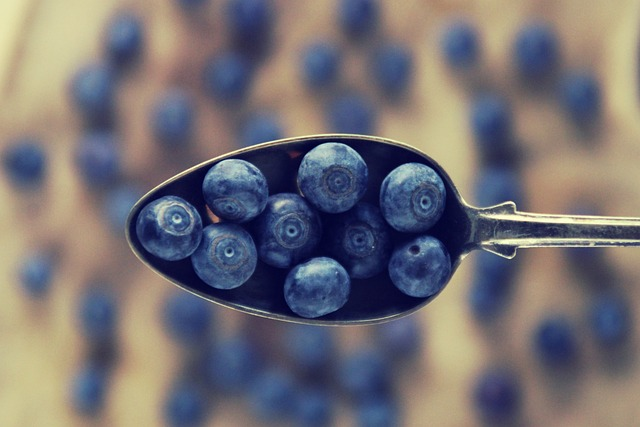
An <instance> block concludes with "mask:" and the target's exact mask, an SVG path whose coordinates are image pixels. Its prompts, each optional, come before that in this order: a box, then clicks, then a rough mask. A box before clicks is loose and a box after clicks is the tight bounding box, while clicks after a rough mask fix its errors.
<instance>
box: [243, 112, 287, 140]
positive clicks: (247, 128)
mask: <svg viewBox="0 0 640 427" xmlns="http://www.w3.org/2000/svg"><path fill="white" fill-rule="evenodd" d="M282 138H284V130H283V128H282V124H281V123H280V119H279V118H278V117H277V116H276V115H275V114H272V113H266V112H261V113H255V114H252V115H250V116H249V117H246V118H245V120H244V121H243V123H242V125H241V127H240V135H239V140H240V145H241V146H243V147H248V146H251V145H255V144H260V143H262V142H268V141H275V140H276V139H282Z"/></svg>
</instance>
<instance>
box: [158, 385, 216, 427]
mask: <svg viewBox="0 0 640 427" xmlns="http://www.w3.org/2000/svg"><path fill="white" fill-rule="evenodd" d="M163 415H164V420H165V423H166V425H167V426H169V427H197V426H201V425H204V423H205V421H206V418H207V415H208V414H207V399H206V396H205V394H204V393H203V392H202V391H201V390H200V389H199V388H198V387H197V386H196V385H195V384H192V383H190V382H187V381H184V382H182V383H178V384H176V385H173V386H172V387H171V388H170V389H169V393H168V395H167V397H166V401H165V403H164V414H163Z"/></svg>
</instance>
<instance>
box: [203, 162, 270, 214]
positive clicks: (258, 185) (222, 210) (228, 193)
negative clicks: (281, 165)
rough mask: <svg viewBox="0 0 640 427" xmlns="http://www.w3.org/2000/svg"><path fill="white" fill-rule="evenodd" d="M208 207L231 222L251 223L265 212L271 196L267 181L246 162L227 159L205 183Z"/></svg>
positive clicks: (204, 194) (216, 166)
mask: <svg viewBox="0 0 640 427" xmlns="http://www.w3.org/2000/svg"><path fill="white" fill-rule="evenodd" d="M202 195H203V196H204V200H205V202H206V203H207V206H209V208H210V209H211V211H212V212H213V213H214V214H216V215H217V216H218V217H220V218H222V219H224V220H227V221H230V222H237V223H242V222H247V221H250V220H252V219H254V218H255V217H256V216H258V215H259V214H260V213H262V211H263V210H264V208H265V206H266V205H267V198H268V197H269V187H268V185H267V179H266V178H265V176H264V175H263V174H262V172H261V171H260V169H258V168H257V167H256V166H254V165H253V164H252V163H249V162H247V161H245V160H240V159H226V160H223V161H221V162H218V163H216V164H215V165H213V166H212V167H211V168H210V169H209V170H208V171H207V174H206V175H205V177H204V180H203V182H202Z"/></svg>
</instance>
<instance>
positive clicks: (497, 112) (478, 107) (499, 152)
mask: <svg viewBox="0 0 640 427" xmlns="http://www.w3.org/2000/svg"><path fill="white" fill-rule="evenodd" d="M512 122H513V118H512V116H511V107H510V106H509V104H508V103H507V102H506V100H505V99H504V98H502V97H501V96H499V95H496V94H492V93H488V94H484V95H480V96H478V97H477V98H476V99H475V100H473V102H472V104H471V130H472V132H473V138H474V140H475V142H476V146H477V148H478V150H479V154H480V156H481V158H483V159H486V160H490V161H492V160H497V159H500V158H502V157H505V156H507V155H508V154H509V153H508V150H509V148H510V144H511V143H512V138H513V133H512V126H513V123H512Z"/></svg>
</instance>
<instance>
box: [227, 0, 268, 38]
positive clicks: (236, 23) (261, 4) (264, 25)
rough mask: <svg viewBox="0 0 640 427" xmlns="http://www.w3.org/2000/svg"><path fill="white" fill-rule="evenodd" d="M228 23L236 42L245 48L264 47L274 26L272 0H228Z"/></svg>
mask: <svg viewBox="0 0 640 427" xmlns="http://www.w3.org/2000/svg"><path fill="white" fill-rule="evenodd" d="M226 18H227V19H226V23H227V25H228V28H229V32H230V34H231V38H232V40H233V41H234V42H236V43H237V44H239V45H241V46H242V47H244V48H249V49H257V48H261V47H264V45H265V43H267V41H268V40H269V39H270V36H271V31H272V29H273V26H274V18H275V10H274V5H273V2H272V1H271V0H228V2H227V5H226Z"/></svg>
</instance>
